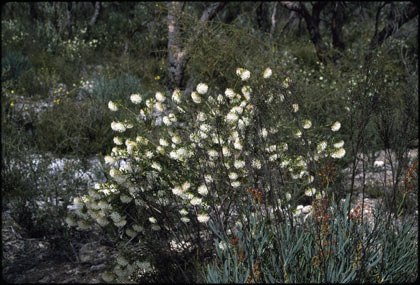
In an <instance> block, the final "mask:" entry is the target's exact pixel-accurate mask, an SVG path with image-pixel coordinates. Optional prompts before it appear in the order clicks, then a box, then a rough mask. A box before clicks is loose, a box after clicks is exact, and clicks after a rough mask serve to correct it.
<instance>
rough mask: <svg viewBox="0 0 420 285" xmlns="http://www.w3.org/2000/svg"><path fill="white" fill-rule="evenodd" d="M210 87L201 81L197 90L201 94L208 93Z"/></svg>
mask: <svg viewBox="0 0 420 285" xmlns="http://www.w3.org/2000/svg"><path fill="white" fill-rule="evenodd" d="M208 89H209V87H208V86H207V84H205V83H199V84H198V85H197V88H196V90H197V92H198V93H199V94H201V95H204V94H206V93H207V90H208Z"/></svg>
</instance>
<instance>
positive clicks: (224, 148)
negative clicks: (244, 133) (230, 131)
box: [222, 146, 231, 157]
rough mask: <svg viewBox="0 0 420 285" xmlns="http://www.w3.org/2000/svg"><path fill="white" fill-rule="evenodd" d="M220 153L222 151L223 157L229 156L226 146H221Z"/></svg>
mask: <svg viewBox="0 0 420 285" xmlns="http://www.w3.org/2000/svg"><path fill="white" fill-rule="evenodd" d="M222 153H223V156H225V157H229V156H231V153H230V150H229V149H228V148H227V146H223V147H222Z"/></svg>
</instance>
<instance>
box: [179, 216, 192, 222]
mask: <svg viewBox="0 0 420 285" xmlns="http://www.w3.org/2000/svg"><path fill="white" fill-rule="evenodd" d="M181 221H182V222H183V223H188V222H189V221H190V219H189V218H188V217H185V216H184V217H182V218H181Z"/></svg>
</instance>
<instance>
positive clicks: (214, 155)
mask: <svg viewBox="0 0 420 285" xmlns="http://www.w3.org/2000/svg"><path fill="white" fill-rule="evenodd" d="M207 153H208V155H209V156H210V159H215V158H217V157H218V156H219V153H218V152H217V151H216V150H214V149H210V150H209V151H208V152H207Z"/></svg>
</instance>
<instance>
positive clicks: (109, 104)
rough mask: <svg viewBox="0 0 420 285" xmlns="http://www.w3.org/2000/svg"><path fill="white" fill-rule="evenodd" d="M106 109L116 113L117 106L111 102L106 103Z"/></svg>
mask: <svg viewBox="0 0 420 285" xmlns="http://www.w3.org/2000/svg"><path fill="white" fill-rule="evenodd" d="M108 108H109V109H110V110H111V111H113V112H115V111H118V107H117V105H116V104H115V103H114V102H112V101H109V102H108Z"/></svg>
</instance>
